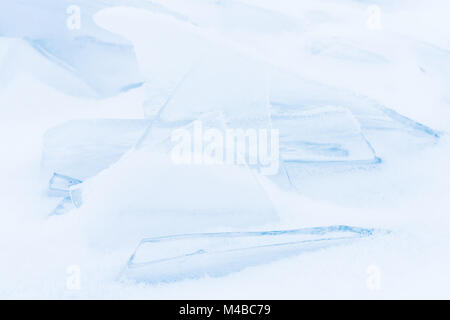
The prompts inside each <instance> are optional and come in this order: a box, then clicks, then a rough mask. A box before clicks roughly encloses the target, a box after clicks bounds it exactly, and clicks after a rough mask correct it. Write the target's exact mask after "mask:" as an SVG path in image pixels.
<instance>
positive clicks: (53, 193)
mask: <svg viewBox="0 0 450 320" xmlns="http://www.w3.org/2000/svg"><path fill="white" fill-rule="evenodd" d="M82 182H83V181H81V180H79V179H76V178H72V177H69V176H66V175H63V174H59V173H56V172H55V173H53V176H52V177H51V179H50V181H49V183H48V195H49V196H50V197H67V196H69V194H70V187H72V186H74V185H77V184H80V183H82Z"/></svg>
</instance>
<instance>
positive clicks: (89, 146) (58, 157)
mask: <svg viewBox="0 0 450 320" xmlns="http://www.w3.org/2000/svg"><path fill="white" fill-rule="evenodd" d="M147 126H148V121H147V120H119V119H117V120H116V119H97V120H73V121H68V122H65V123H63V124H61V125H59V126H57V127H54V128H51V129H50V130H48V131H47V132H46V133H45V135H44V149H43V153H42V169H43V170H44V171H45V173H48V174H51V173H53V172H64V174H66V175H68V176H72V177H77V178H78V179H81V180H85V179H87V178H89V177H92V176H94V175H96V174H97V173H99V172H100V171H102V170H104V169H106V168H108V167H109V166H110V165H111V164H113V163H114V162H116V161H117V160H119V159H120V157H121V156H122V155H123V154H124V153H125V152H127V151H128V150H129V149H131V148H132V147H133V146H134V144H135V143H136V141H137V140H138V139H139V137H140V136H141V135H142V134H143V133H144V131H145V128H146V127H147Z"/></svg>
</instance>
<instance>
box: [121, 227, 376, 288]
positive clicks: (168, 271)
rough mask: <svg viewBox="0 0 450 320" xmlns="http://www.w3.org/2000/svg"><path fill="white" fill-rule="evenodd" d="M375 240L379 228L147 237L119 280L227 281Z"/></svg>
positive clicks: (334, 228) (327, 228) (324, 228)
mask: <svg viewBox="0 0 450 320" xmlns="http://www.w3.org/2000/svg"><path fill="white" fill-rule="evenodd" d="M374 235H376V231H375V230H373V229H364V228H356V227H350V226H331V227H316V228H305V229H298V230H285V231H263V232H224V233H202V234H185V235H174V236H165V237H155V238H147V239H143V240H142V241H141V242H140V243H139V245H138V247H137V248H136V250H135V252H134V253H133V254H132V255H131V257H130V259H129V260H128V262H127V265H126V267H125V268H124V269H123V271H122V272H121V274H120V277H119V278H121V279H128V280H134V281H137V282H147V283H158V282H171V281H179V280H183V279H189V278H191V279H192V278H200V277H204V276H212V277H218V276H224V275H227V274H229V273H232V272H237V271H240V270H242V269H244V268H246V267H250V266H256V265H260V264H264V263H269V262H272V261H275V260H279V259H284V258H286V257H290V256H293V255H298V254H302V253H305V252H308V251H314V250H319V249H324V248H329V247H332V246H336V245H343V244H348V243H352V242H354V241H357V240H360V239H363V238H368V237H372V236H374Z"/></svg>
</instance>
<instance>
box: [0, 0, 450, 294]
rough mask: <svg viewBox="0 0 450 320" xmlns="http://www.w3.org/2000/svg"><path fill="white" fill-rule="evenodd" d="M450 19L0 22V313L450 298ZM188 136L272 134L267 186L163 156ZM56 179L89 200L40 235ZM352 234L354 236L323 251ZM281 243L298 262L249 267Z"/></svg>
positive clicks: (186, 6)
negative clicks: (84, 305) (63, 305)
mask: <svg viewBox="0 0 450 320" xmlns="http://www.w3.org/2000/svg"><path fill="white" fill-rule="evenodd" d="M449 15H450V4H449V3H448V1H445V0H432V1H426V2H424V1H420V0H414V1H408V3H407V4H406V2H405V1H400V0H395V1H392V0H391V1H387V0H386V1H384V0H373V1H362V0H361V1H357V0H342V1H332V0H320V1H318V0H316V1H313V0H310V1H296V0H280V1H269V0H148V1H147V0H129V1H126V0H123V1H119V0H110V1H106V0H103V1H100V0H73V1H65V0H64V1H63V0H38V1H33V2H30V3H26V2H23V1H16V0H14V1H3V2H2V3H0V110H1V113H0V115H1V117H0V146H1V150H2V153H1V154H2V156H1V160H0V179H1V181H3V183H2V184H0V261H1V266H0V298H7V299H9V298H44V299H45V298H50V299H79V298H88V299H89V298H100V299H105V298H114V299H115V298H119V299H179V298H181V299H202V298H203V299H205V298H208V299H216V298H217V299H220V298H222V299H226V298H233V299H299V298H306V299H311V298H312V299H314V298H362V299H382V298H447V299H448V298H450V291H449V289H448V287H449V286H450V272H449V270H450V235H449V233H448V230H449V229H450V216H449V212H450V205H449V200H448V199H449V195H450V192H449V187H450V180H449V177H450V169H449V163H450V148H449V147H450V139H449V138H448V135H447V132H448V131H449V130H450V95H449V94H448V92H447V91H448V90H447V85H449V84H450V37H449V36H450V26H449V23H448V16H449ZM198 121H200V123H202V125H203V130H204V132H207V133H216V134H218V135H219V136H220V134H221V133H223V132H225V131H226V130H228V129H233V130H235V129H245V130H250V131H251V130H254V131H255V132H271V131H270V130H273V129H275V130H278V131H277V132H278V133H279V148H276V150H275V151H277V152H279V157H277V159H276V160H277V162H276V166H275V167H276V168H277V169H278V170H277V172H276V174H272V175H270V174H269V175H267V174H264V172H265V171H264V169H267V168H266V166H267V163H261V162H258V163H254V164H252V163H245V164H243V163H232V164H229V163H228V164H225V165H224V164H217V163H215V164H203V165H195V164H194V165H191V164H183V165H179V164H175V163H174V162H173V158H171V157H170V155H171V151H173V148H174V145H173V143H174V141H173V140H172V141H171V139H170V138H171V135H173V133H174V132H177V131H176V130H179V129H180V128H181V129H182V130H184V131H181V132H187V131H189V130H194V134H195V130H196V124H197V123H199V122H198ZM208 130H209V131H208ZM211 130H215V131H211ZM189 132H190V131H189ZM269 136H270V134H269ZM194 138H195V137H194ZM258 141H259V142H261V141H260V140H258ZM272 142H273V141H272ZM194 144H195V142H194ZM257 147H258V148H261V145H260V144H259V145H257ZM223 151H224V152H225V153H226V152H228V151H229V150H228V149H226V148H225V149H224V150H223ZM272 151H273V150H272ZM249 154H250V155H251V150H246V151H244V154H243V156H244V157H246V156H249ZM193 156H194V161H195V159H196V154H195V152H194V155H193ZM257 159H258V160H261V157H260V154H258V158H257ZM271 160H274V159H271ZM249 162H251V161H249ZM271 164H273V163H271ZM54 172H57V173H60V174H63V175H68V176H70V177H73V178H75V179H80V180H82V181H83V182H82V183H79V184H74V185H72V186H70V188H69V189H70V190H67V195H68V199H69V200H68V201H67V202H66V203H65V205H67V210H62V211H58V213H59V214H53V215H52V214H51V213H52V212H53V213H55V208H56V207H57V206H58V203H61V201H63V199H64V197H65V196H66V194H65V193H64V197H52V196H51V194H49V193H48V187H49V180H50V178H51V177H52V175H53V173H54ZM65 208H66V207H65ZM328 226H352V227H355V228H354V229H346V228H338V229H336V228H331V229H330V228H329V229H326V228H325V227H328ZM305 228H319V229H305ZM360 228H363V229H360ZM294 229H301V230H303V231H300V233H298V234H300V236H301V237H300V238H297V236H295V235H294V234H297V233H295V232H294V233H287V234H285V233H282V234H281V236H280V237H279V238H277V236H274V234H272V233H269V235H270V236H269V237H268V238H267V237H266V238H261V237H260V236H257V235H261V232H263V231H273V230H294ZM305 230H307V231H305ZM308 230H309V231H308ZM310 230H322V231H323V232H324V233H319V234H317V233H314V232H313V233H310ZM343 230H344V231H345V232H347V233H348V231H349V230H353V231H351V232H354V231H355V232H356V231H358V232H361V234H363V235H364V236H361V237H359V236H358V234H359V233H358V232H356V233H355V234H356V236H355V238H354V239H353V238H352V239H350V240H349V241H347V240H345V241H344V243H340V240H339V241H337V242H339V243H338V244H339V245H334V242H333V241H335V240H336V238H339V237H341V236H342V234H341V233H339V232H340V231H343ZM366 230H375V231H374V232H373V233H372V232H366ZM322 231H321V232H322ZM325 231H326V232H325ZM246 232H255V233H246ZM205 233H208V234H210V233H214V234H215V236H214V237H212V238H211V237H210V236H207V237H205V235H204V234H205ZM347 233H346V234H345V235H347ZM178 234H200V236H188V237H187V238H184V237H181V240H180V238H179V237H178V238H177V237H175V238H173V237H172V236H173V235H178ZM231 235H234V236H233V237H234V238H230V236H231ZM236 235H238V237H237V238H236ZM242 235H245V237H243V238H241V236H242ZM275 235H276V233H275ZM157 237H163V238H162V239H166V240H167V238H166V237H168V239H169V240H168V241H166V240H164V241H166V242H164V241H162V244H159V241H160V240H155V239H154V238H157ZM144 238H145V239H150V241H147V240H146V241H144V242H142V243H141V245H142V244H144V246H143V249H145V250H147V251H144V252H143V253H142V255H143V256H144V257H146V258H148V259H150V260H152V261H159V260H158V259H160V258H161V257H166V255H168V254H169V253H170V252H175V254H177V255H178V254H181V255H186V257H184V256H183V259H184V260H183V259H181V261H180V260H177V259H174V260H170V259H169V262H167V261H166V262H164V263H168V264H167V265H164V264H163V265H162V267H161V265H159V266H157V267H156V268H155V269H153V271H152V266H151V265H150V268H147V269H142V270H138V272H135V271H133V270H131V271H130V270H127V268H128V269H129V267H130V265H129V264H128V265H127V262H129V261H131V260H133V259H131V260H130V256H131V255H132V253H133V252H134V251H135V249H136V247H137V246H138V244H139V243H140V242H141V241H142V239H144ZM324 238H327V240H332V242H333V245H329V244H330V243H331V242H327V243H326V244H325V245H322V242H320V241H321V240H323V239H324ZM151 239H153V240H151ZM157 239H161V238H157ZM171 239H176V241H175V245H173V244H172V242H171V241H172V240H171ZM183 239H188V240H186V241H184V240H183ZM189 239H199V240H198V241H197V240H195V241H193V240H192V241H191V240H189ZM211 239H213V240H211ZM218 239H219V240H218ZM236 239H237V240H236ZM279 239H281V240H279ZM318 239H319V240H320V241H319V242H318V245H317V246H316V245H313V246H310V247H308V248H305V247H304V246H303V242H302V243H300V245H299V243H298V242H296V241H316V240H318ZM353 240H355V241H353ZM280 241H282V242H283V243H294V242H295V243H296V245H295V246H293V247H292V246H288V247H286V246H284V247H283V248H287V249H282V250H279V249H278V248H279V247H277V246H275V247H264V250H261V248H262V247H261V246H263V245H273V244H279V243H280ZM286 241H287V242H286ZM153 243H158V246H156V245H155V246H153V245H152V244H153ZM308 243H309V242H308ZM247 247H250V248H253V249H250V250H249V251H244V253H242V252H243V251H239V250H237V251H232V250H231V251H226V253H227V255H226V258H223V257H218V255H217V254H216V253H217V252H222V253H223V250H224V249H222V248H231V249H233V248H234V249H236V248H238V249H242V248H247ZM281 247H282V246H281ZM255 248H258V249H255ZM138 249H139V248H138ZM266 249H267V250H266ZM171 250H172V251H171ZM197 250H198V251H197ZM221 250H222V251H221ZM225 250H226V249H225ZM245 250H247V249H245ZM137 252H138V253H139V255H136V256H135V257H134V258H136V259H137V258H138V257H139V258H140V257H142V256H141V255H140V252H139V251H137ZM230 252H231V253H230ZM234 252H237V254H234ZM246 252H249V254H248V255H247V254H246ZM193 253H194V254H193ZM203 254H204V257H205V258H204V259H203V258H202V257H203V256H202V255H203ZM158 257H159V258H158ZM227 259H228V260H227ZM171 261H173V262H171ZM213 265H214V266H213ZM166 267H167V268H168V269H167V270H170V272H171V273H172V275H173V274H175V276H173V277H172V276H171V278H170V277H169V278H167V277H164V276H163V275H161V276H160V275H159V274H163V273H164V272H163V271H167V270H165V268H166ZM158 268H159V269H158ZM202 268H204V269H202ZM208 268H209V269H208ZM157 270H159V271H158V272H159V273H158V272H157ZM135 273H139V277H133V274H135ZM147 274H148V276H147Z"/></svg>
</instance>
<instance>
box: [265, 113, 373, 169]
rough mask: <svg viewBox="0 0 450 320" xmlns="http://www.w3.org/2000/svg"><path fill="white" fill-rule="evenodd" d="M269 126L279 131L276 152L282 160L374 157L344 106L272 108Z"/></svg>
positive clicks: (369, 146) (303, 160)
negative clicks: (291, 108)
mask: <svg viewBox="0 0 450 320" xmlns="http://www.w3.org/2000/svg"><path fill="white" fill-rule="evenodd" d="M272 126H273V128H276V129H278V130H279V131H280V153H281V156H282V158H283V159H284V160H285V161H293V162H315V161H376V155H375V151H374V150H373V149H372V147H371V145H370V144H369V142H368V141H367V140H366V138H365V137H364V135H363V133H362V132H361V129H360V127H359V123H358V121H357V120H356V119H355V118H354V117H353V115H352V114H351V112H350V111H349V110H347V109H344V108H337V107H323V108H315V109H313V110H307V111H301V110H298V111H291V112H289V113H283V112H280V111H278V112H277V111H276V110H275V111H274V112H273V115H272Z"/></svg>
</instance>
